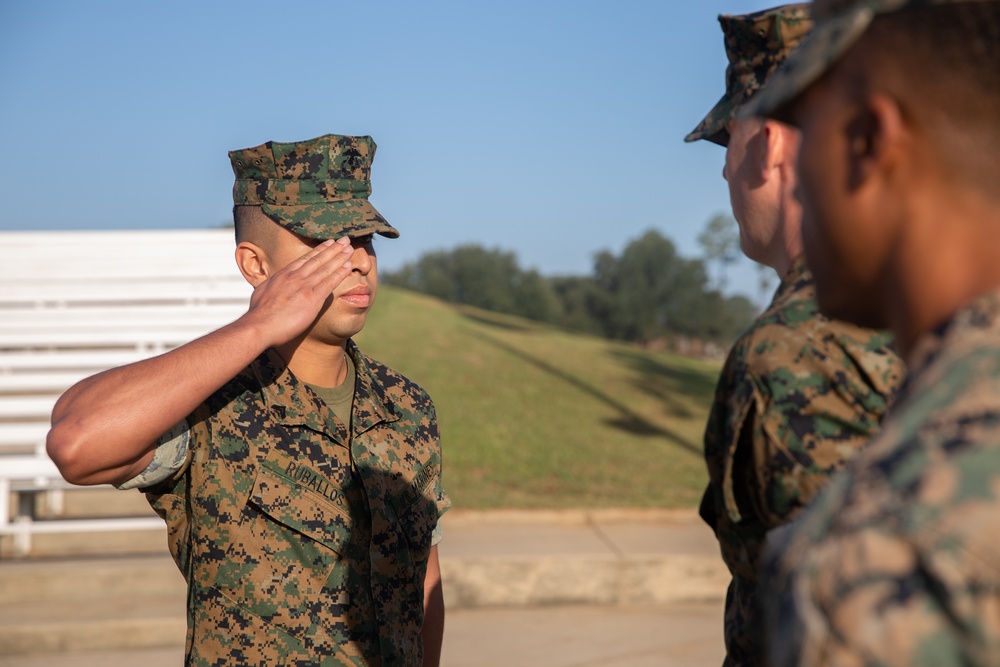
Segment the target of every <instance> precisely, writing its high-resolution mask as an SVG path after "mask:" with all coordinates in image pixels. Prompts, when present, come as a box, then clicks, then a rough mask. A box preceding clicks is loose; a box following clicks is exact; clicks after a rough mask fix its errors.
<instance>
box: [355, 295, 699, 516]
mask: <svg viewBox="0 0 1000 667" xmlns="http://www.w3.org/2000/svg"><path fill="white" fill-rule="evenodd" d="M357 342H358V344H359V345H360V346H361V348H362V349H363V350H365V351H366V352H367V353H368V354H371V355H372V356H374V357H376V358H377V359H379V360H380V361H382V362H384V363H386V364H388V365H389V366H391V367H393V368H395V369H397V370H399V371H400V372H402V373H404V374H405V375H407V376H408V377H409V378H410V379H412V380H414V381H415V382H417V383H418V384H420V385H421V386H423V387H424V388H425V389H426V390H427V391H428V392H429V393H430V394H431V396H432V397H433V399H434V402H435V405H436V406H437V410H438V417H439V420H440V423H441V431H442V437H443V441H444V482H445V487H446V489H447V490H448V492H449V494H450V495H451V497H452V500H453V502H454V504H455V506H456V507H464V508H478V509H486V508H501V507H503V508H559V507H682V506H694V505H696V504H697V502H698V500H699V498H700V495H701V491H702V489H703V488H704V484H705V480H706V474H705V468H704V463H703V461H702V457H701V434H702V429H703V428H704V423H705V418H706V416H707V413H708V406H709V404H710V402H711V397H712V392H713V390H714V385H715V380H716V377H717V375H718V372H719V364H718V363H709V362H701V361H697V360H692V359H687V358H684V357H678V356H675V355H671V354H666V353H662V352H649V351H646V350H643V349H640V348H638V347H635V346H632V345H627V344H623V343H616V342H611V341H606V340H603V339H599V338H594V337H589V336H583V335H579V334H573V333H568V332H565V331H562V330H559V329H555V328H552V327H548V326H545V325H542V324H538V323H535V322H530V321H527V320H522V319H519V318H515V317H510V316H506V315H499V314H495V313H489V312H485V311H481V310H476V309H472V308H465V307H461V306H455V305H453V304H447V303H443V302H441V301H438V300H436V299H432V298H430V297H427V296H424V295H421V294H416V293H413V292H408V291H405V290H401V289H398V288H393V287H385V286H383V287H382V288H381V289H380V290H379V295H378V301H377V304H376V306H375V308H374V310H373V312H372V314H371V316H370V317H369V320H368V324H367V326H366V327H365V330H364V331H363V332H362V334H361V335H360V336H358V338H357Z"/></svg>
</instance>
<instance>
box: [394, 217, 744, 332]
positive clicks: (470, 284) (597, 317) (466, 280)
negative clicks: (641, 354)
mask: <svg viewBox="0 0 1000 667" xmlns="http://www.w3.org/2000/svg"><path fill="white" fill-rule="evenodd" d="M382 280H383V281H385V282H387V283H389V284H392V285H397V286H400V287H404V288H407V289H411V290H414V291H417V292H422V293H424V294H429V295H431V296H434V297H437V298H439V299H442V300H444V301H450V302H453V303H460V304H467V305H470V306H475V307H478V308H483V309H485V310H491V311H495V312H499V313H507V314H511V315H519V316H521V317H525V318H528V319H531V320H536V321H538V322H545V323H549V324H554V325H557V326H560V327H563V328H566V329H570V330H574V331H580V332H584V333H589V334H594V335H599V336H604V337H606V338H612V339H617V340H625V341H631V342H635V343H640V344H647V345H652V344H667V345H672V346H673V347H675V348H676V347H679V343H680V342H681V341H685V342H690V341H691V340H697V341H701V342H708V343H713V344H716V345H720V346H727V345H728V344H729V343H731V342H732V341H733V340H734V339H735V338H736V337H737V336H738V335H739V334H740V333H741V332H742V331H743V330H744V329H745V328H746V327H747V326H748V325H749V324H750V322H751V320H752V319H753V318H754V316H755V315H756V314H757V307H756V306H755V305H754V303H753V302H752V301H750V299H748V298H746V297H744V296H725V295H724V294H722V292H721V291H720V290H719V289H716V288H715V287H714V286H713V284H712V282H711V281H710V280H709V276H708V271H707V269H706V266H705V262H704V261H703V260H701V259H689V258H685V257H682V256H681V255H680V254H678V252H677V248H676V247H675V246H674V244H673V242H672V241H671V240H670V239H668V238H666V237H665V236H663V235H662V234H660V233H659V232H658V231H655V230H650V231H647V232H646V233H645V234H643V235H642V236H640V237H639V238H637V239H635V240H633V241H631V242H630V243H629V244H628V245H627V246H626V247H625V248H624V250H623V251H622V252H621V254H620V255H615V254H613V253H612V252H610V251H603V252H600V253H599V254H598V255H597V256H596V257H595V259H594V264H593V270H592V272H591V274H590V275H585V276H560V277H545V276H542V275H541V274H539V273H538V272H537V271H535V270H534V269H522V268H521V267H520V265H519V264H518V261H517V257H516V256H515V255H514V253H513V252H509V251H504V250H499V249H487V248H483V247H481V246H479V245H462V246H458V247H456V248H454V249H452V250H439V251H433V252H428V253H425V254H424V255H422V256H421V257H420V258H419V259H417V260H416V261H415V262H411V263H408V264H406V265H405V266H403V267H402V268H400V269H399V270H398V271H393V272H389V273H386V274H384V275H383V277H382Z"/></svg>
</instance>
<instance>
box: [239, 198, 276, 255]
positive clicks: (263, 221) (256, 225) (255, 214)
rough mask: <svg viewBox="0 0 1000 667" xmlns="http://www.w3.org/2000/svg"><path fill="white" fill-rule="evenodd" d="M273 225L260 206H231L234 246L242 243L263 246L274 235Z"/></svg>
mask: <svg viewBox="0 0 1000 667" xmlns="http://www.w3.org/2000/svg"><path fill="white" fill-rule="evenodd" d="M276 224H277V223H275V222H274V221H273V220H271V218H269V217H268V216H267V214H265V213H264V211H263V209H261V207H260V206H246V205H236V206H233V228H234V230H235V232H236V245H239V244H240V243H243V242H248V243H253V244H255V245H259V246H262V247H263V246H265V245H266V244H267V242H268V241H269V240H270V238H271V237H272V236H273V234H274V226H275V225H276Z"/></svg>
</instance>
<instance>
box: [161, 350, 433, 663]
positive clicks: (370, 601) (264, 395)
mask: <svg viewBox="0 0 1000 667" xmlns="http://www.w3.org/2000/svg"><path fill="white" fill-rule="evenodd" d="M348 352H349V354H350V355H351V356H352V358H353V360H354V363H355V366H356V368H357V383H356V389H355V399H354V407H353V411H352V418H351V421H352V424H351V426H352V432H353V434H354V437H353V439H351V440H348V437H347V429H346V427H345V425H344V424H343V423H341V422H340V421H338V420H337V418H336V416H335V415H334V414H333V411H332V410H330V409H329V408H328V407H327V406H326V405H325V404H324V403H323V402H322V401H321V400H319V399H318V398H317V397H316V396H315V394H313V392H312V391H310V390H309V389H307V388H306V387H305V386H304V385H303V384H301V383H300V382H299V381H298V380H297V379H296V378H295V376H294V375H292V373H291V372H290V371H288V370H287V368H286V367H285V365H284V364H283V363H282V362H281V359H280V358H279V357H278V356H277V355H276V354H275V353H274V352H272V351H268V352H265V353H264V354H263V355H261V356H260V357H259V358H258V359H257V360H256V361H255V362H254V363H253V364H251V365H250V366H249V367H248V368H246V369H245V370H244V371H243V372H242V373H240V374H239V375H238V376H237V377H235V378H234V379H233V380H231V381H230V382H229V383H228V384H226V385H225V386H224V387H223V388H222V389H220V390H219V391H218V392H216V393H215V394H214V395H213V396H212V397H210V398H209V399H208V400H207V401H206V402H205V403H204V404H203V405H202V406H201V407H200V408H199V409H198V410H196V411H195V412H194V413H193V414H192V416H191V417H189V419H188V421H189V424H190V431H189V436H190V446H189V451H190V454H189V455H188V458H187V463H186V465H185V466H184V467H183V468H182V469H181V470H180V471H178V472H177V473H176V474H175V475H173V476H172V477H171V478H170V479H168V480H166V481H164V482H161V483H160V484H158V485H156V486H153V487H151V488H147V489H146V492H147V497H148V499H149V501H150V503H151V504H152V505H153V508H154V509H155V510H156V511H157V512H158V513H159V514H160V515H161V516H163V517H164V519H165V520H166V522H167V526H168V541H169V543H170V550H171V553H172V555H173V557H174V559H175V561H176V562H177V565H178V567H179V568H180V570H181V572H182V573H183V575H184V577H185V579H186V581H187V584H188V637H187V649H186V652H187V661H186V663H185V664H189V665H205V666H207V665H221V664H226V665H247V666H249V665H260V666H264V665H291V664H302V665H306V664H308V665H342V664H346V665H382V666H383V667H388V666H390V665H419V664H420V663H421V660H422V650H423V644H422V640H421V628H422V624H423V601H424V596H423V581H424V576H425V573H426V568H427V559H428V555H429V552H430V547H431V535H432V532H433V531H434V529H435V526H436V525H437V522H438V518H439V516H440V515H441V514H442V513H444V511H445V510H446V509H447V507H448V506H449V504H450V503H449V501H448V498H447V496H446V495H445V494H444V492H443V490H442V488H441V449H440V443H439V440H438V426H437V419H436V416H435V411H434V406H433V404H432V403H431V400H430V398H429V397H428V396H427V394H426V393H425V392H424V391H423V390H422V389H420V388H419V387H418V386H416V385H415V384H413V383H412V382H410V381H409V380H407V379H406V378H404V377H403V376H401V375H399V374H398V373H396V372H394V371H392V370H390V369H389V368H386V367H385V366H383V365H381V364H379V363H378V362H376V361H374V360H372V359H370V358H369V357H366V356H365V355H363V354H361V353H360V352H359V351H358V349H357V348H356V347H355V346H354V345H353V343H352V344H350V345H349V347H348Z"/></svg>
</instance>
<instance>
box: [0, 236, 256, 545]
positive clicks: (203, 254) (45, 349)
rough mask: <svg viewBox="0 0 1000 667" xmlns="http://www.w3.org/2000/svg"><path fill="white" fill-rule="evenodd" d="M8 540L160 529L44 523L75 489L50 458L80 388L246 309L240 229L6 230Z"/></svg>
mask: <svg viewBox="0 0 1000 667" xmlns="http://www.w3.org/2000/svg"><path fill="white" fill-rule="evenodd" d="M0 248H2V256H3V258H4V260H3V262H2V263H0V534H14V535H16V536H17V539H16V544H17V548H18V550H19V551H21V550H23V551H27V550H28V549H30V539H31V535H32V533H40V532H58V531H74V532H76V531H88V530H108V529H130V528H149V527H150V526H151V525H162V522H161V521H160V520H159V519H158V518H156V517H141V518H121V519H97V520H80V519H58V518H57V519H45V520H37V519H36V517H35V514H34V507H35V503H34V496H35V495H36V494H39V493H44V494H45V496H46V498H47V500H48V502H49V505H50V507H51V508H53V509H55V510H56V511H58V509H59V504H60V502H61V493H60V489H64V488H67V487H68V486H69V485H68V484H67V483H66V482H65V481H64V480H63V479H62V478H61V477H60V476H59V473H58V471H57V470H56V468H55V465H54V464H53V463H52V461H51V460H49V458H48V456H47V455H46V453H45V436H46V433H47V431H48V428H49V418H50V415H51V412H52V406H53V405H54V404H55V401H56V399H57V398H58V397H59V395H60V394H61V393H62V392H63V391H65V389H66V388H67V387H69V386H70V385H71V384H73V383H74V382H76V381H77V380H80V379H82V378H84V377H87V376H89V375H93V374H94V373H97V372H99V371H101V370H104V369H107V368H110V367H113V366H118V365H121V364H125V363H129V362H132V361H136V360H138V359H142V358H145V357H148V356H150V355H153V354H157V353H160V352H163V351H166V350H168V349H171V348H173V347H176V346H178V345H180V344H183V343H185V342H187V341H189V340H192V339H194V338H197V337H198V336H201V335H202V334H205V333H207V332H209V331H211V330H213V329H215V328H218V327H219V326H221V325H223V324H226V323H227V322H230V321H232V320H234V319H236V318H237V317H239V316H240V315H241V314H242V313H244V312H245V311H246V307H247V303H248V301H249V297H250V294H251V291H252V290H251V288H250V286H249V285H248V284H247V283H246V281H244V280H243V277H242V276H241V275H240V273H239V271H238V270H237V269H236V263H235V261H234V260H233V252H234V249H235V243H234V241H233V231H232V230H231V229H210V230H170V231H145V230H144V231H93V232H59V231H47V232H0Z"/></svg>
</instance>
